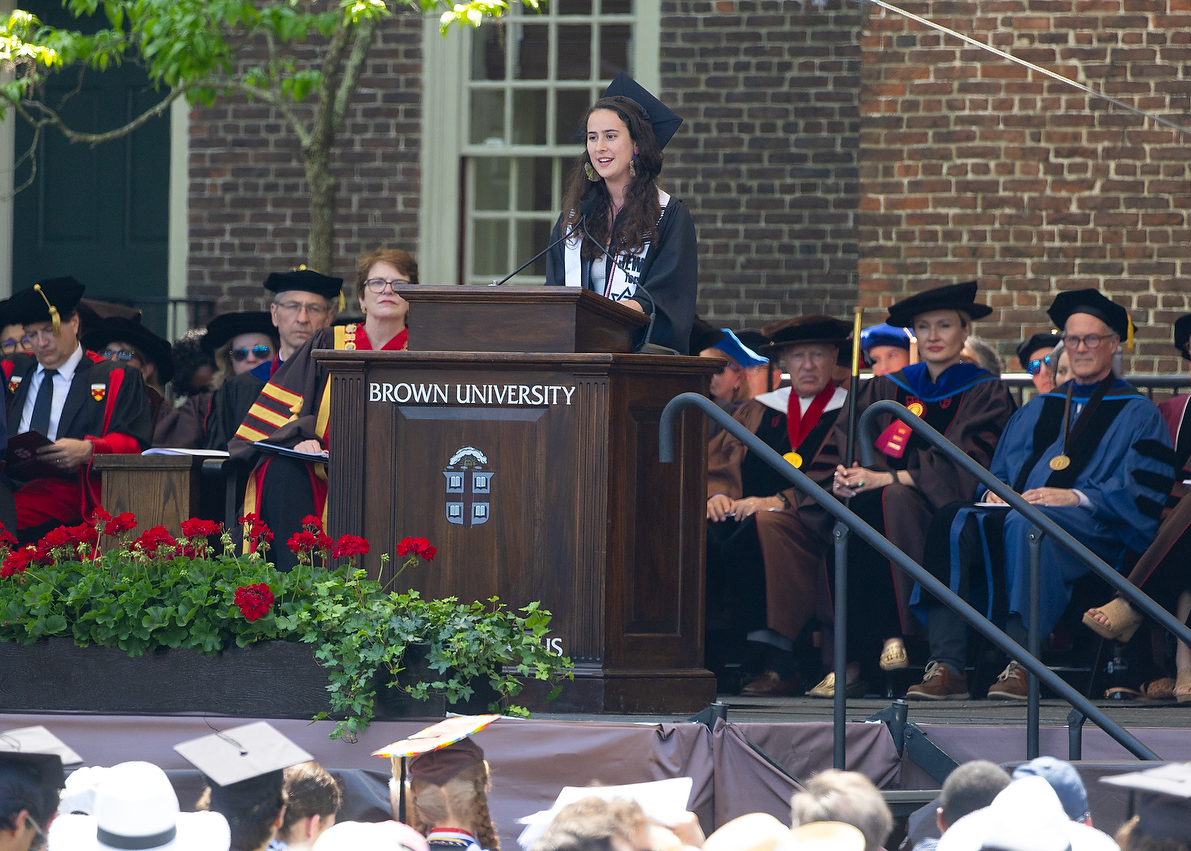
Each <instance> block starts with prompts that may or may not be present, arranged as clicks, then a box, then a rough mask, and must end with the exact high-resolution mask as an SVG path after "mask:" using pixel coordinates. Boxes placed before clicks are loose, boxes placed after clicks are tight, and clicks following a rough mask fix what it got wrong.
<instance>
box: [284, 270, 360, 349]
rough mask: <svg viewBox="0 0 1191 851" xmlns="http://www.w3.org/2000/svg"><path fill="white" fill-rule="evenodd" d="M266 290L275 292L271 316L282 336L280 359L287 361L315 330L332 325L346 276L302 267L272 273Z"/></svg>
mask: <svg viewBox="0 0 1191 851" xmlns="http://www.w3.org/2000/svg"><path fill="white" fill-rule="evenodd" d="M265 289H266V290H268V291H269V292H271V293H273V301H272V303H271V304H270V305H269V316H270V317H271V318H272V320H273V325H274V326H275V327H276V328H277V336H278V337H279V338H280V350H281V359H282V360H286V359H287V358H289V356H290V355H291V354H293V353H294V352H295V351H297V350H298V349H300V348H301V347H302V344H303V343H305V342H306V341H307V340H309V339H310V337H311V335H313V334H314V332H315V331H317V330H319V329H320V328H326V327H328V326H329V325H330V324H331V320H332V319H333V318H334V316H335V308H336V306H337V305H338V304H339V301H340V299H341V298H342V297H343V278H332V277H331V276H329V275H322V274H319V273H318V272H315V271H314V270H313V269H307V268H306V267H305V266H303V267H300V268H298V269H294V270H293V271H290V272H273V273H272V274H271V275H269V277H268V278H266V279H265Z"/></svg>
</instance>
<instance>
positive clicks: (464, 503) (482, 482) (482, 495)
mask: <svg viewBox="0 0 1191 851" xmlns="http://www.w3.org/2000/svg"><path fill="white" fill-rule="evenodd" d="M442 474H443V475H444V476H446V478H447V520H448V521H450V522H451V523H457V524H459V525H461V526H463V527H464V528H468V527H470V526H479V525H480V524H481V523H487V522H488V516H489V509H490V495H491V493H492V475H493V471H492V470H490V469H489V468H488V459H487V458H486V457H485V456H484V453H483V452H481V451H480V450H478V449H476V448H475V447H474V446H464V447H463V448H462V449H459V450H458V451H456V452H455V454H454V455H452V456H451V461H450V463H449V464H447V468H446V469H445V470H443V473H442Z"/></svg>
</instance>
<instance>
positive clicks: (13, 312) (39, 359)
mask: <svg viewBox="0 0 1191 851" xmlns="http://www.w3.org/2000/svg"><path fill="white" fill-rule="evenodd" d="M82 295H83V286H82V284H80V283H78V282H77V281H76V280H74V279H73V278H55V279H53V280H49V281H42V282H41V283H38V284H34V285H33V286H32V287H31V288H29V289H27V290H23V291H21V292H19V293H17V294H16V295H14V296H13V297H12V298H11V299H10V300H9V302H8V305H7V307H6V311H7V312H8V313H9V315H10V316H11V317H12V319H11V321H13V322H19V323H22V324H23V325H24V326H25V332H26V334H28V336H29V339H30V340H32V341H33V346H34V348H33V356H32V357H30V356H28V355H20V354H17V355H13V356H12V358H11V360H8V361H5V362H4V371H5V373H6V378H7V379H8V382H7V387H8V392H9V394H10V402H9V406H8V434H9V442H10V444H11V443H13V442H14V438H15V436H19V435H22V434H25V433H26V432H39V433H40V434H42V435H44V436H45V437H46V438H48V439H49V440H50V441H51V442H50V444H49V445H47V446H43V447H42V448H40V449H39V450H38V451H37V455H36V460H37V461H38V462H40V464H39V466H40V472H39V473H38V474H37V475H36V476H34V477H32V478H23V477H22V474H21V468H20V466H15V465H14V459H13V452H12V447H11V446H10V447H9V453H8V474H9V476H10V477H12V478H14V479H16V480H17V481H18V482H19V483H20V487H19V488H18V489H17V491H16V516H17V536H18V538H20V539H21V541H22V543H23V542H26V541H34V540H37V539H38V538H39V537H40V536H41V535H43V534H44V533H45V532H47V531H49V530H50V529H53V528H55V527H56V526H59V525H62V524H67V525H70V524H75V523H80V522H82V520H83V519H84V518H85V517H87V516H88V515H89V514H90V513H91V512H92V511H93V510H94V509H95V508H96V507H97V506H98V505H99V476H98V475H95V474H92V473H91V459H92V457H93V456H95V455H96V454H103V453H139V452H141V451H142V450H143V449H145V448H147V447H148V446H149V439H150V436H151V433H152V428H153V426H152V420H151V416H150V412H149V399H148V396H146V394H145V383H144V380H143V379H142V378H141V373H140V371H139V370H135V369H130V368H128V367H124V366H121V365H120V363H119V362H117V361H110V360H104V359H103V358H102V357H100V356H99V355H97V354H95V353H94V352H89V351H87V350H85V349H84V348H83V347H82V346H81V345H80V344H79V338H78V332H79V318H78V313H77V312H76V310H75V308H76V306H77V305H78V302H79V299H80V298H81V297H82Z"/></svg>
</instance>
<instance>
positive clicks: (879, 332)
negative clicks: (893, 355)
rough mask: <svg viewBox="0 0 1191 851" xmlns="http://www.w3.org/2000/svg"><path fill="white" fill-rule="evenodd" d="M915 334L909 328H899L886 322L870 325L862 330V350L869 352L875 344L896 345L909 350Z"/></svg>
mask: <svg viewBox="0 0 1191 851" xmlns="http://www.w3.org/2000/svg"><path fill="white" fill-rule="evenodd" d="M913 336H914V335H913V334H911V333H910V331H909V329H908V328H899V327H897V326H896V325H890V324H888V323H886V322H882V323H881V324H880V325H870V326H869V327H867V328H865V329H864V330H863V331H861V332H860V351H862V352H864V353H865V354H868V350H869V349H871V348H873V346H894V347H896V348H899V349H905V350H906V351H907V352H908V351H909V350H910V340H911V339H913Z"/></svg>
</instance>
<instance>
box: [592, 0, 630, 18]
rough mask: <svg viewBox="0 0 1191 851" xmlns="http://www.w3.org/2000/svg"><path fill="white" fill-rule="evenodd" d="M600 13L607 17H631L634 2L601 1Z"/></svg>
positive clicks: (627, 0) (623, 0)
mask: <svg viewBox="0 0 1191 851" xmlns="http://www.w3.org/2000/svg"><path fill="white" fill-rule="evenodd" d="M600 12H602V13H603V14H605V15H631V14H632V13H633V0H600Z"/></svg>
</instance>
